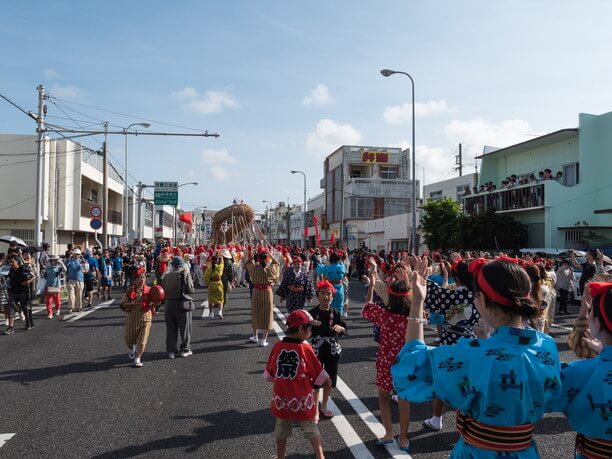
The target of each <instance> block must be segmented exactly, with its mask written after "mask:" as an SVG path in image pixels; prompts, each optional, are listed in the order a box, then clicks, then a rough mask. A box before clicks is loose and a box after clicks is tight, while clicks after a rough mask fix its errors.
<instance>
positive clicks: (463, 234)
mask: <svg viewBox="0 0 612 459" xmlns="http://www.w3.org/2000/svg"><path fill="white" fill-rule="evenodd" d="M458 230H459V231H458V242H459V245H460V246H461V247H462V248H465V249H467V250H488V249H495V250H499V249H513V250H518V249H519V248H521V246H525V243H526V240H527V227H526V226H525V225H523V224H521V223H519V222H517V221H516V220H514V219H513V218H512V217H509V216H507V215H503V214H502V215H500V214H497V213H496V212H495V210H494V209H489V210H488V211H486V212H482V213H480V214H477V215H462V216H461V217H460V218H459V223H458Z"/></svg>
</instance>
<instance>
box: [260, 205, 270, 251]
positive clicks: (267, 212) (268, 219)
mask: <svg viewBox="0 0 612 459" xmlns="http://www.w3.org/2000/svg"><path fill="white" fill-rule="evenodd" d="M261 202H263V203H268V204H270V207H266V220H267V223H268V243H270V244H271V243H272V224H271V222H270V210H272V203H271V202H270V201H266V200H263V201H261Z"/></svg>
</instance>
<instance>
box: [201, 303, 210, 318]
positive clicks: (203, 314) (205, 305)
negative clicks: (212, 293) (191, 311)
mask: <svg viewBox="0 0 612 459" xmlns="http://www.w3.org/2000/svg"><path fill="white" fill-rule="evenodd" d="M200 306H202V307H203V308H204V309H203V310H202V319H203V318H204V316H205V315H206V311H207V310H208V300H204V301H202V304H201V305H200Z"/></svg>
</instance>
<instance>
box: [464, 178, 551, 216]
mask: <svg viewBox="0 0 612 459" xmlns="http://www.w3.org/2000/svg"><path fill="white" fill-rule="evenodd" d="M544 197H545V196H544V183H536V184H528V185H520V186H516V187H513V188H506V189H503V190H495V191H483V192H480V193H477V194H471V195H467V196H464V197H463V211H464V213H466V214H469V215H476V214H480V213H483V212H487V211H488V210H490V209H494V210H495V211H497V212H507V211H515V210H525V209H533V208H539V207H543V206H544Z"/></svg>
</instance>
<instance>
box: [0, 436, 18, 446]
mask: <svg viewBox="0 0 612 459" xmlns="http://www.w3.org/2000/svg"><path fill="white" fill-rule="evenodd" d="M15 435H16V434H14V433H5V434H0V448H2V447H3V446H4V444H5V443H6V442H7V441H9V440H10V439H11V438H13V437H14V436H15Z"/></svg>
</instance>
